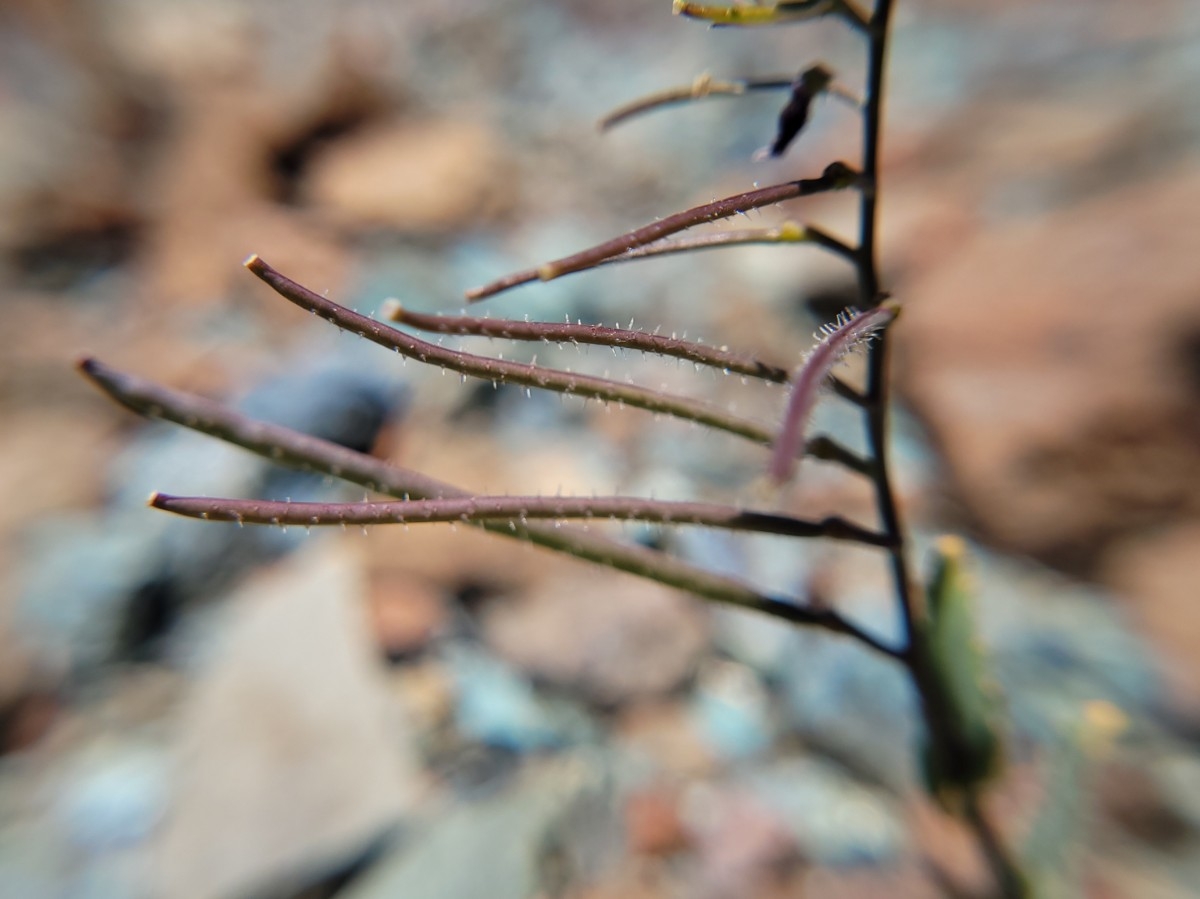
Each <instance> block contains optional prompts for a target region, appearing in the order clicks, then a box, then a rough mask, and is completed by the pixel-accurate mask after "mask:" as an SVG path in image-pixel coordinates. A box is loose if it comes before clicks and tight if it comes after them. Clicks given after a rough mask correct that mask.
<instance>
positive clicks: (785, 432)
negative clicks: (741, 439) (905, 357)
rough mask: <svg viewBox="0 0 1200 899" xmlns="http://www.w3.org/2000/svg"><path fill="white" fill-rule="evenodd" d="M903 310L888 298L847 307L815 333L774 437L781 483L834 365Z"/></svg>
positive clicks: (774, 469)
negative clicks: (868, 306) (862, 308)
mask: <svg viewBox="0 0 1200 899" xmlns="http://www.w3.org/2000/svg"><path fill="white" fill-rule="evenodd" d="M899 313H900V304H899V303H895V302H893V301H892V300H886V301H884V302H883V303H881V304H880V305H879V306H876V307H875V308H874V309H872V310H870V311H869V312H862V313H859V312H855V311H854V310H852V309H847V310H846V311H845V312H843V313H842V314H841V315H839V316H838V317H837V320H836V321H834V322H831V323H829V324H826V325H822V326H821V330H820V331H818V332H817V333H816V334H815V335H814V336H815V337H816V338H817V340H818V341H819V343H817V345H816V346H815V347H813V349H812V350H811V351H810V352H809V354H808V356H807V357H806V358H805V360H804V362H803V363H802V364H801V366H800V368H798V369H797V370H796V374H795V375H794V376H793V378H792V392H791V396H790V397H789V398H788V406H787V412H786V413H785V414H784V418H783V426H782V427H781V428H780V430H779V436H778V437H777V438H776V439H775V445H774V447H775V448H774V451H773V452H772V454H771V463H770V467H769V469H768V474H770V476H771V479H772V480H774V481H775V482H776V483H779V484H782V483H783V482H785V481H787V480H788V479H789V478H790V477H791V476H792V472H793V470H794V468H795V464H796V455H797V453H798V452H799V451H800V447H801V446H803V445H804V431H805V428H806V427H807V425H808V420H809V418H810V417H811V416H812V411H813V409H814V408H815V407H816V405H817V399H818V397H819V396H820V393H821V387H822V386H823V385H824V384H825V382H826V381H827V380H828V378H829V376H830V374H831V372H832V371H833V367H834V365H836V364H837V363H838V361H839V360H840V359H842V358H843V357H844V356H845V355H846V354H847V353H848V352H850V351H851V350H853V349H854V348H855V347H858V346H861V345H862V344H863V343H864V342H865V341H867V340H869V339H870V338H871V337H872V336H874V335H875V334H877V333H878V332H879V331H880V330H881V329H882V328H885V327H887V326H888V325H889V324H891V322H892V321H893V320H894V319H895V318H896V316H897V315H899Z"/></svg>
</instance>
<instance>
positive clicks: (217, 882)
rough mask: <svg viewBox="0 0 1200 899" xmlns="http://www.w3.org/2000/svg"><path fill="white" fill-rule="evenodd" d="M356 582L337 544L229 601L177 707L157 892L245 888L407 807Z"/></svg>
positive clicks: (289, 870) (191, 895)
mask: <svg viewBox="0 0 1200 899" xmlns="http://www.w3.org/2000/svg"><path fill="white" fill-rule="evenodd" d="M363 590H364V587H363V584H362V581H361V576H360V575H359V563H358V561H357V560H356V559H355V558H354V557H353V555H352V554H350V553H349V552H348V551H347V549H346V544H345V543H340V544H329V545H327V547H326V551H325V552H324V553H320V552H318V553H312V554H305V555H304V556H303V557H302V558H300V559H299V560H298V561H297V562H296V563H294V564H292V565H291V566H288V567H284V568H278V569H275V570H273V571H272V572H270V573H268V574H267V575H265V576H264V577H262V578H260V579H258V580H256V581H255V582H253V583H252V584H249V585H247V587H246V588H245V589H244V591H243V592H242V593H241V595H239V596H238V597H235V598H234V600H233V605H232V607H231V609H230V617H229V620H228V622H227V630H226V633H225V640H224V645H223V646H221V647H220V648H219V649H218V651H217V652H216V655H215V657H214V659H213V662H212V666H211V668H210V670H209V671H208V672H206V674H205V675H204V677H203V678H202V679H201V681H200V682H199V684H198V685H197V686H196V688H195V691H194V693H193V695H192V696H191V697H190V699H189V700H188V703H187V705H186V706H185V708H184V709H183V710H182V720H181V722H180V729H179V734H178V769H177V771H178V773H177V777H176V778H175V780H174V784H175V796H174V800H173V803H172V809H171V813H170V815H169V823H168V825H167V827H166V829H165V832H164V833H163V834H162V835H161V843H160V845H159V852H158V858H159V862H160V866H159V872H158V875H159V883H158V888H157V889H155V890H154V893H155V895H158V896H163V897H181V899H183V897H186V899H200V897H210V896H230V895H245V894H246V893H247V892H248V891H250V890H252V889H258V888H260V887H261V886H262V885H263V884H264V883H267V882H269V881H272V880H274V879H276V878H279V877H283V876H288V875H292V874H295V873H297V872H299V871H303V870H306V869H308V868H309V867H310V866H312V865H319V864H321V863H322V861H325V862H332V861H333V860H335V859H337V858H340V857H342V856H343V855H344V854H345V853H349V852H352V851H355V850H358V849H361V847H362V846H363V845H365V844H366V842H367V841H369V840H370V839H372V838H374V837H376V836H377V835H378V834H379V833H380V832H381V831H382V830H383V828H385V827H387V826H390V825H392V824H394V823H396V821H397V819H398V818H399V816H400V815H402V814H403V813H404V812H405V810H406V809H407V808H409V804H410V803H411V801H412V799H413V791H414V787H415V781H414V779H413V775H414V773H415V762H413V760H412V758H411V756H410V755H409V753H410V752H411V747H409V746H407V745H406V743H405V741H404V739H403V737H404V733H405V732H404V731H401V730H397V728H396V727H395V726H394V722H395V720H396V716H397V709H396V707H395V705H394V703H393V702H392V701H391V699H390V697H389V695H388V691H387V687H386V684H385V682H384V680H383V678H382V672H381V671H380V669H379V668H378V667H377V666H376V662H375V658H376V655H375V650H374V647H373V646H372V643H371V640H370V637H369V635H368V633H367V628H366V626H365V622H364V621H363V620H362V618H361V616H360V615H359V614H358V610H359V609H361V605H359V602H361V596H362V593H363ZM356 600H357V601H356Z"/></svg>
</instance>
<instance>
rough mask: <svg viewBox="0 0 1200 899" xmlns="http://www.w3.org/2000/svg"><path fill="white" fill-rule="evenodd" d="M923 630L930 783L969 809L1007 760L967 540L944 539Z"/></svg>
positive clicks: (920, 664)
mask: <svg viewBox="0 0 1200 899" xmlns="http://www.w3.org/2000/svg"><path fill="white" fill-rule="evenodd" d="M935 553H936V555H935V558H934V568H933V574H932V576H931V577H930V579H929V586H928V590H927V598H928V616H927V617H926V619H925V621H924V622H923V623H922V625H921V626H920V628H919V629H918V634H917V640H916V642H915V645H914V647H913V652H914V665H915V671H916V673H917V676H918V677H919V678H920V679H921V681H922V687H923V689H922V691H921V693H922V696H923V700H924V712H925V722H926V728H927V734H926V739H925V745H924V746H923V747H922V753H921V759H922V765H923V768H924V775H925V781H926V786H927V787H928V789H929V792H930V794H931V795H932V796H933V797H934V799H935V800H937V802H938V804H939V805H941V806H942V807H943V808H944V809H946V810H947V811H949V812H952V813H955V814H961V813H962V812H963V810H964V808H965V804H966V802H967V801H968V800H969V799H970V797H971V796H973V795H977V794H978V792H979V791H980V789H981V788H982V787H983V786H984V785H985V784H986V783H987V782H988V781H989V780H990V779H992V778H993V777H995V776H996V774H998V773H999V771H1000V769H1001V767H1002V764H1003V744H1002V740H1001V738H1000V734H999V727H998V718H999V709H998V707H997V699H996V695H995V693H994V690H993V689H992V688H991V684H990V682H989V678H988V676H987V666H986V662H985V659H984V656H983V652H982V650H981V648H980V646H979V642H978V639H977V638H976V635H975V621H974V613H973V608H972V603H973V596H972V593H971V590H970V586H969V582H968V579H967V576H966V573H965V571H964V557H965V554H966V553H965V547H964V545H963V542H962V541H961V540H959V539H957V538H953V537H944V538H942V539H941V540H939V541H938V543H937V546H936V550H935Z"/></svg>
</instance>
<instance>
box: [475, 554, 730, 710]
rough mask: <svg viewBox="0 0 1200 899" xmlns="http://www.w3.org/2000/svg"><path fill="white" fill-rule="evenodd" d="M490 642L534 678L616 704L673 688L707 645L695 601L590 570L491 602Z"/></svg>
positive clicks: (691, 669)
mask: <svg viewBox="0 0 1200 899" xmlns="http://www.w3.org/2000/svg"><path fill="white" fill-rule="evenodd" d="M483 626H484V633H485V635H486V638H487V640H488V642H490V643H491V644H492V645H493V646H495V647H496V648H497V650H498V651H499V652H500V653H501V654H502V655H503V656H504V657H505V658H507V659H510V660H511V661H513V662H514V663H515V664H517V665H519V666H520V667H522V668H524V669H525V670H526V671H528V672H530V673H531V674H533V675H534V676H536V677H539V678H544V679H545V680H547V681H550V682H551V683H555V684H558V685H560V686H564V687H568V688H571V689H576V690H579V691H580V692H581V693H583V694H584V695H585V696H586V697H588V698H589V699H591V700H592V701H594V702H597V703H600V704H603V705H618V704H621V703H624V702H629V701H631V700H634V699H637V698H641V697H651V696H661V695H664V694H666V693H669V692H670V691H672V690H674V689H676V688H677V687H679V686H680V685H681V684H683V683H684V682H685V681H686V680H687V679H688V678H689V677H691V676H692V675H693V673H694V672H695V669H696V665H697V663H698V661H699V658H700V655H701V653H702V652H703V651H704V649H705V648H706V646H707V644H708V625H707V620H706V619H705V617H704V614H703V609H702V606H701V604H700V603H699V601H697V600H695V599H691V598H688V597H686V596H684V595H682V594H680V593H678V592H676V591H673V590H670V589H668V588H665V587H661V586H659V585H657V584H653V583H649V582H645V581H637V580H630V579H625V578H620V577H613V576H608V575H602V574H598V573H593V574H591V575H590V576H588V577H586V578H583V577H581V578H578V579H570V580H567V579H560V580H554V581H549V582H547V583H545V584H542V585H540V586H539V587H538V588H537V589H536V591H535V592H534V593H532V594H530V595H528V596H524V597H522V598H520V599H516V600H514V601H512V602H505V603H496V604H494V605H492V606H491V607H489V609H488V610H487V611H486V613H485V616H484V621H483Z"/></svg>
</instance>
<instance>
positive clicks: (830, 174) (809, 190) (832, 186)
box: [467, 162, 859, 302]
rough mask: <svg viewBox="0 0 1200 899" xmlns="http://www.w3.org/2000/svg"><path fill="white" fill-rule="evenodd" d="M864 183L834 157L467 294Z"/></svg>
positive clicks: (563, 271)
mask: <svg viewBox="0 0 1200 899" xmlns="http://www.w3.org/2000/svg"><path fill="white" fill-rule="evenodd" d="M858 184H859V177H858V173H857V172H855V171H854V170H853V169H852V168H850V167H849V166H847V165H846V164H845V163H841V162H834V163H831V164H830V165H829V166H827V167H826V169H825V171H824V172H822V173H821V176H820V177H818V178H804V179H801V180H799V181H788V182H786V183H784V184H776V185H773V186H771V187H763V188H759V189H757V190H751V191H746V192H745V193H741V194H736V195H735V196H732V197H725V198H723V199H720V200H714V201H713V202H711V203H705V204H703V205H702V206H695V207H693V208H691V209H687V210H684V211H683V212H677V213H675V214H674V215H669V216H667V217H666V218H664V219H659V220H658V221H657V222H651V223H650V224H649V225H645V226H643V227H641V228H637V229H636V230H633V231H630V232H628V233H626V234H622V235H621V236H619V237H614V238H613V239H612V240H606V241H605V242H604V243H601V244H597V245H596V246H594V247H589V248H588V249H586V250H582V251H580V252H578V253H574V254H572V255H570V256H564V257H563V258H561V259H555V260H554V261H552V262H547V263H546V264H544V265H541V266H538V267H537V268H531V269H527V270H525V271H521V272H516V273H514V274H512V275H508V276H507V277H504V278H499V279H497V280H495V281H492V282H491V283H489V284H485V285H483V286H482V287H476V288H473V289H471V290H468V291H467V299H468V300H470V301H471V302H477V301H478V300H483V299H486V298H487V297H491V296H495V295H496V294H498V293H502V292H504V291H506V290H509V289H511V288H513V287H517V286H519V285H521V284H528V283H530V282H531V281H538V280H542V281H550V280H553V279H554V278H558V277H561V276H562V275H567V274H570V273H572V272H577V271H582V270H583V269H587V268H591V267H592V266H594V265H596V264H597V263H599V262H602V261H604V260H605V259H609V258H611V257H613V256H619V255H620V254H622V253H626V252H628V251H630V250H635V249H637V248H638V247H644V246H646V245H647V244H652V243H654V242H655V241H658V240H662V239H663V238H665V237H670V236H671V235H672V234H678V233H679V232H680V231H685V230H687V229H688V228H692V227H695V226H696V225H703V224H705V223H707V222H715V221H719V220H720V219H725V218H729V217H730V216H734V215H738V214H739V213H743V212H748V211H750V210H751V209H760V208H762V207H763V206H773V205H775V204H776V203H782V202H783V201H784V200H794V199H796V198H797V197H807V196H812V195H814V194H819V193H827V192H829V191H833V190H843V189H846V188H849V187H856V186H858Z"/></svg>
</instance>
